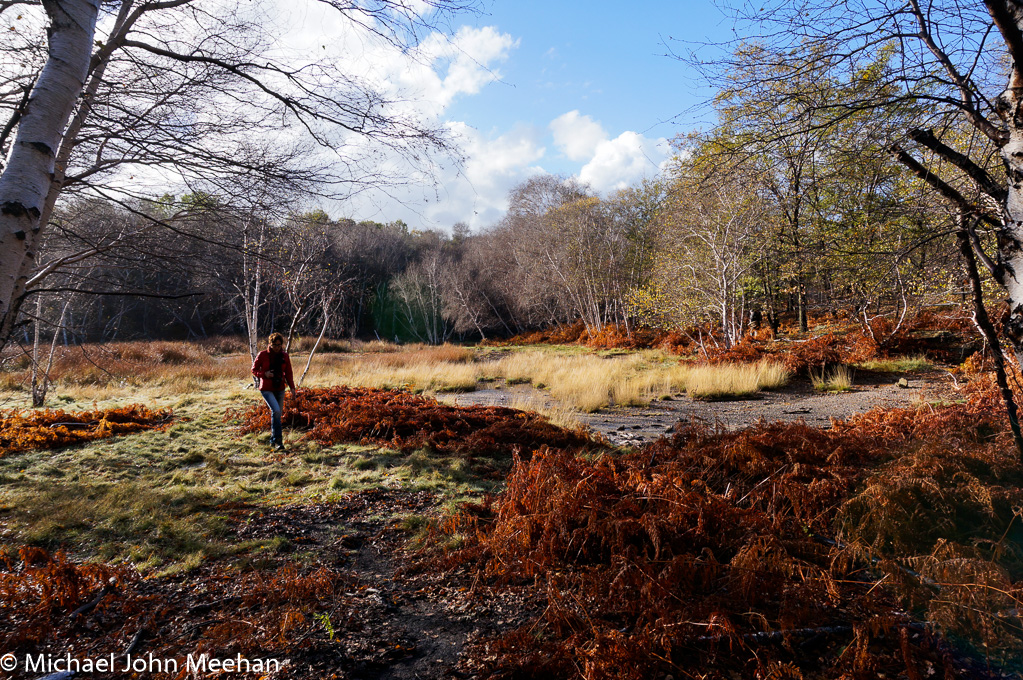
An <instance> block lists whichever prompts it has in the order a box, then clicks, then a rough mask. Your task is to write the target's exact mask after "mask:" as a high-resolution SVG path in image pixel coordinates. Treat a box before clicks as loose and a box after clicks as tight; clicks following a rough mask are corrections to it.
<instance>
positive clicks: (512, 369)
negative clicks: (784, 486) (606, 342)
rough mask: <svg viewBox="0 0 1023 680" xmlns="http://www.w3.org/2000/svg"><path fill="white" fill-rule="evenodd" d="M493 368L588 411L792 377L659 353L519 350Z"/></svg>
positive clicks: (769, 366) (771, 384)
mask: <svg viewBox="0 0 1023 680" xmlns="http://www.w3.org/2000/svg"><path fill="white" fill-rule="evenodd" d="M493 371H494V373H495V374H496V375H499V376H501V377H504V378H505V379H506V380H507V381H508V382H511V383H519V382H529V383H532V384H533V385H534V386H536V387H538V388H543V389H547V390H549V391H550V393H551V396H553V397H554V398H556V399H558V400H559V401H561V402H564V403H566V404H569V405H571V406H573V407H574V408H577V409H579V410H581V411H584V412H587V413H591V412H593V411H596V410H598V409H601V408H605V407H608V406H642V405H645V404H649V403H650V402H651V401H652V400H654V399H658V398H661V397H664V396H668V395H671V394H676V393H678V392H683V391H685V392H687V393H688V394H690V396H692V397H694V398H697V399H715V398H719V399H720V398H728V397H732V398H735V397H742V396H748V395H750V394H754V393H756V392H758V391H759V390H761V389H772V388H776V387H780V386H781V385H784V384H785V383H786V382H788V379H789V374H788V372H787V371H786V370H785V369H784V367H783V366H782V365H781V364H777V363H773V362H766V361H763V362H760V363H757V364H751V365H742V364H718V365H715V366H700V367H690V366H685V365H682V364H679V363H677V362H676V361H673V360H666V359H665V358H664V357H663V355H660V354H658V353H655V352H640V353H637V354H631V355H628V356H625V357H599V356H596V355H577V356H564V355H556V354H551V353H548V352H521V353H516V354H511V355H508V356H505V357H503V358H502V359H500V360H499V361H497V362H496V363H495V364H494V365H493Z"/></svg>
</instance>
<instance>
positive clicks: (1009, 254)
mask: <svg viewBox="0 0 1023 680" xmlns="http://www.w3.org/2000/svg"><path fill="white" fill-rule="evenodd" d="M1000 103H1002V104H1004V105H1007V108H1008V112H1009V115H1008V116H1007V118H1008V120H1009V121H1010V125H1009V126H1008V128H1009V142H1008V143H1007V144H1005V146H1003V147H1002V148H1001V154H1002V159H1003V160H1004V161H1005V170H1006V175H1007V178H1008V187H1007V188H1008V192H1007V193H1008V197H1007V199H1006V202H1005V215H1004V218H1003V219H1004V224H1005V227H1004V231H1003V233H1002V235H1001V236H1002V237H1001V238H999V239H998V240H999V245H998V251H999V252H998V255H999V260H1000V262H1001V264H1002V265H1003V266H1004V280H1003V285H1004V286H1005V291H1006V293H1008V302H1009V318H1008V320H1007V321H1006V324H1005V333H1006V335H1007V336H1008V337H1009V338H1010V339H1011V340H1012V344H1013V348H1014V349H1015V351H1016V356H1017V358H1019V357H1020V355H1021V353H1023V93H1021V92H1020V91H1019V90H1018V89H1016V88H1013V87H1010V88H1009V89H1007V90H1006V91H1005V92H1004V93H1003V94H1002V96H1001V101H1000Z"/></svg>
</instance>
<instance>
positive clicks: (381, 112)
mask: <svg viewBox="0 0 1023 680" xmlns="http://www.w3.org/2000/svg"><path fill="white" fill-rule="evenodd" d="M33 4H34V3H32V2H29V1H28V0H26V1H25V2H19V1H18V0H15V1H14V2H10V3H4V4H3V5H2V6H0V17H3V18H4V19H10V20H11V21H12V22H13V21H14V15H15V14H16V13H20V12H25V13H30V12H31V11H32V9H33ZM324 4H326V5H329V6H330V7H332V8H333V9H334V10H335V11H336V12H337V13H339V14H340V15H341V16H342V17H343V18H344V19H345V20H346V21H347V22H348V24H349V25H350V26H354V27H359V28H360V29H361V30H363V31H365V32H366V33H367V34H368V35H371V36H373V38H374V39H379V40H385V41H389V42H390V43H392V44H394V45H397V46H399V47H401V48H407V47H411V46H414V45H415V43H416V40H417V39H418V37H419V36H420V34H421V33H422V32H423V31H424V30H426V29H428V28H429V27H430V26H431V24H432V23H435V22H436V21H438V19H439V17H440V16H441V14H440V13H446V12H449V11H454V10H458V9H464V8H467V7H471V6H473V5H474V1H473V0H466V1H465V2H463V1H462V0H427V1H426V2H424V3H406V2H404V1H403V0H371V1H370V2H365V3H347V2H334V0H327V1H325V3H324ZM266 7H267V6H266V5H264V4H260V3H248V2H240V1H239V2H236V3H233V4H232V3H230V2H229V3H227V4H225V3H222V2H207V1H206V0H153V1H148V2H138V1H137V0H119V1H117V2H114V3H112V4H110V5H102V6H101V4H100V2H99V0H44V2H43V3H42V8H43V11H44V12H45V20H41V21H38V22H37V23H38V27H37V28H38V30H36V31H35V32H34V33H32V31H31V29H30V27H29V26H28V25H26V26H25V27H24V30H17V31H4V32H3V34H2V36H0V59H4V60H5V61H4V66H5V68H8V67H9V71H7V72H6V73H5V78H6V82H5V83H3V84H0V111H6V112H7V113H8V114H9V117H8V119H7V121H6V124H4V125H3V126H2V129H0V150H3V151H4V152H5V155H6V159H5V161H4V164H3V167H2V171H3V172H2V175H0V344H2V343H3V342H6V340H7V339H8V338H9V337H10V335H11V333H12V331H13V328H14V324H15V322H16V318H17V312H18V309H19V307H20V305H21V302H22V301H23V300H24V298H25V295H26V292H27V290H28V286H29V282H30V280H31V279H32V277H34V276H38V275H40V273H41V272H40V271H39V266H40V265H39V259H38V257H37V255H38V252H39V248H40V246H41V238H42V235H43V234H44V233H45V231H46V229H47V226H48V225H49V223H50V220H51V216H52V215H53V210H54V207H55V206H56V204H57V201H58V199H59V198H60V197H61V196H62V195H63V194H65V193H67V192H75V191H88V192H90V193H92V194H93V195H100V196H105V197H108V198H110V199H112V200H116V201H119V202H121V203H122V204H125V205H130V201H128V200H127V199H129V198H130V197H132V195H133V194H137V193H138V192H139V189H137V188H132V187H133V183H132V180H133V179H134V180H135V186H136V187H137V186H139V185H144V183H143V182H141V181H140V179H139V178H140V177H141V176H143V175H144V176H146V177H149V178H153V177H163V178H171V179H172V180H174V181H176V182H180V183H184V184H188V185H190V186H193V187H196V188H201V189H203V190H204V191H207V192H209V193H215V194H223V195H231V196H232V197H233V199H234V200H233V201H232V203H234V204H239V205H242V204H245V203H247V202H248V203H253V202H254V201H255V199H256V198H258V197H253V196H249V195H246V194H247V188H248V187H251V186H258V187H259V192H260V195H261V196H265V195H266V194H265V193H264V189H265V187H274V191H273V192H272V193H271V195H277V196H282V195H287V194H289V193H290V192H293V191H296V190H302V191H306V192H309V191H315V192H319V193H320V194H330V195H334V196H338V195H350V194H351V193H352V192H354V191H358V190H360V188H363V187H365V186H367V184H369V183H373V184H380V183H384V182H386V181H388V180H389V179H390V180H393V179H394V178H393V177H387V176H385V175H382V174H381V172H380V171H379V168H380V166H379V165H377V164H375V163H374V162H373V161H374V154H378V153H379V151H380V149H389V150H391V151H392V152H395V153H398V154H401V155H403V156H404V157H406V158H408V159H412V160H418V159H422V158H423V156H424V155H425V154H429V153H431V152H434V151H441V152H446V151H450V147H449V146H448V143H447V141H446V137H445V136H444V134H443V133H442V131H441V130H439V129H437V128H435V127H431V126H429V125H426V124H423V123H421V122H420V121H419V120H417V119H415V118H413V117H411V116H409V115H407V114H406V113H404V111H403V109H402V108H400V107H397V106H396V105H395V104H396V102H394V101H391V100H390V99H389V98H388V97H387V96H385V95H383V94H382V93H381V92H379V91H378V90H377V89H375V88H374V87H373V86H372V85H371V84H370V83H367V82H364V81H362V80H360V79H359V78H357V77H356V76H354V75H353V74H352V73H351V72H350V71H349V70H347V69H346V65H345V64H343V63H342V64H337V63H331V62H326V61H310V60H308V59H305V60H303V61H295V60H292V59H289V56H288V55H284V56H282V54H283V51H282V50H281V49H279V46H277V45H275V41H276V39H277V38H278V37H279V36H276V35H274V34H273V32H272V31H271V30H270V26H269V24H268V23H267V21H266V18H265V14H264V10H265V9H266ZM101 17H102V19H103V20H102V21H100V19H101ZM97 25H99V26H100V27H101V28H100V29H99V30H98V32H97ZM44 31H45V35H46V36H47V38H46V39H44V38H43V36H44ZM26 36H28V37H26ZM22 43H24V44H25V45H27V46H29V47H30V48H31V49H26V50H24V51H23V55H24V56H23V57H22V58H21V60H20V61H16V59H17V57H16V55H17V54H18V52H15V51H14V49H15V48H16V47H17V46H18V45H21V44H22ZM44 43H45V44H46V47H45V50H44V49H43V47H42V46H43V44H44ZM40 52H45V59H40V58H39V53H40ZM270 138H272V139H273V140H274V143H272V144H267V143H264V140H266V139H270ZM289 140H292V141H289ZM8 149H9V152H8V151H7V150H8ZM314 152H315V153H314ZM341 169H347V172H340V170H341ZM257 180H258V181H257ZM136 197H137V196H136Z"/></svg>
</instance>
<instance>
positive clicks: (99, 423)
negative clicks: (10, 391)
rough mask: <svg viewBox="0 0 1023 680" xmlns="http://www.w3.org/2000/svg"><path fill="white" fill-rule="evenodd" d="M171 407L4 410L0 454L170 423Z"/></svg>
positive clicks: (120, 433)
mask: <svg viewBox="0 0 1023 680" xmlns="http://www.w3.org/2000/svg"><path fill="white" fill-rule="evenodd" d="M171 418H172V414H171V412H170V411H169V410H153V409H150V408H147V407H145V406H142V405H140V404H132V405H130V406H123V407H121V408H115V409H105V410H97V411H76V412H67V411H61V410H53V409H46V410H41V411H18V410H15V411H0V456H5V455H8V454H10V453H13V452H15V451H26V450H29V449H55V448H59V447H62V446H69V445H71V444H79V443H81V442H86V441H92V440H94V439H104V438H106V437H114V436H117V435H123V434H132V433H134V432H142V431H143V430H158V429H162V428H164V427H166V426H167V425H168V424H170V420H171Z"/></svg>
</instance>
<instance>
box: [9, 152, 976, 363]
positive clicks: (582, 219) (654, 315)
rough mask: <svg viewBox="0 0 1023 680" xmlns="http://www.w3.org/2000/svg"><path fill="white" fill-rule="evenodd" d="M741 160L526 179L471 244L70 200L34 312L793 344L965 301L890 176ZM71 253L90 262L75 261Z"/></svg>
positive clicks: (172, 204)
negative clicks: (669, 333)
mask: <svg viewBox="0 0 1023 680" xmlns="http://www.w3.org/2000/svg"><path fill="white" fill-rule="evenodd" d="M734 144H736V140H735V139H734V138H722V137H721V136H720V135H715V136H695V135H694V136H690V137H687V138H685V139H682V140H679V142H678V153H677V155H676V157H675V160H674V162H673V166H672V167H671V168H670V169H669V170H668V171H667V172H666V173H664V175H663V176H662V177H660V178H658V179H657V180H651V181H648V182H645V183H643V184H642V185H640V186H636V187H632V188H629V189H625V190H621V191H618V192H616V193H613V194H611V195H609V196H599V195H596V194H594V193H593V192H592V191H590V190H589V189H588V188H587V187H586V186H583V185H580V184H579V183H577V182H576V181H574V180H572V179H566V178H563V177H556V176H551V175H540V176H535V177H532V178H530V179H528V180H527V181H525V182H523V183H522V184H520V185H519V186H518V187H516V188H515V189H514V190H513V191H512V192H511V194H510V196H509V210H508V213H507V216H506V217H505V218H504V219H503V220H501V221H500V222H499V223H498V224H496V225H493V226H492V227H490V228H488V229H483V230H481V231H479V232H476V233H472V232H470V230H469V229H468V227H467V226H466V225H465V224H456V225H454V227H453V229H452V230H451V232H450V233H445V232H438V231H421V230H416V229H412V228H409V227H408V225H406V224H404V223H402V222H394V223H389V224H383V223H378V222H372V221H362V222H356V221H354V220H331V219H330V217H329V216H328V215H327V214H326V213H324V212H322V211H313V212H305V213H300V214H294V215H290V216H284V217H276V218H275V217H273V216H270V215H268V214H266V213H260V212H258V211H252V210H249V211H243V210H239V209H237V208H233V207H232V206H231V205H230V204H228V203H227V202H225V201H223V200H222V199H220V198H219V197H216V196H212V195H186V196H184V197H178V198H175V197H172V196H169V195H168V196H165V197H163V198H162V199H160V200H154V201H139V202H138V203H136V204H135V205H133V206H130V209H128V208H125V207H123V206H118V205H114V204H111V203H109V202H104V201H100V200H80V201H75V202H72V203H70V204H69V205H67V206H64V207H62V208H61V209H60V210H59V211H58V212H57V213H56V217H55V221H54V222H55V226H56V227H57V228H56V229H54V230H53V231H51V232H50V234H49V235H48V237H47V241H46V244H45V249H44V252H45V253H46V258H47V259H46V260H45V261H44V262H43V266H44V267H45V266H46V264H47V263H48V262H54V263H56V262H60V261H61V260H62V259H66V260H67V261H66V262H65V263H64V265H63V266H62V267H61V269H60V273H59V274H54V275H53V276H51V277H49V278H48V283H47V286H46V288H45V289H43V290H39V291H38V292H37V293H36V298H35V300H36V303H35V304H34V305H31V306H29V307H27V308H26V310H27V313H26V317H27V318H33V317H38V318H39V319H42V320H44V321H45V324H46V326H47V327H53V326H55V325H57V326H60V328H61V330H60V334H61V337H62V339H63V340H66V341H68V342H80V341H105V340H116V339H128V338H140V337H141V338H202V337H209V336H213V335H222V334H244V335H248V336H249V337H250V338H252V341H253V343H255V342H256V340H255V339H256V337H257V336H264V335H265V334H266V333H268V332H269V331H270V330H278V331H281V332H284V333H289V332H294V333H297V334H301V335H311V336H314V337H316V336H318V335H320V333H321V332H322V333H323V334H324V335H326V336H328V337H355V336H358V337H373V336H376V337H380V338H383V339H388V340H395V339H397V340H399V341H419V342H428V343H439V342H444V341H448V340H453V339H481V338H493V337H507V336H511V335H514V334H518V333H522V332H525V331H529V330H533V329H538V328H545V327H550V326H552V325H558V324H568V323H573V322H576V321H580V320H581V321H582V322H583V323H584V324H585V326H586V328H587V330H589V331H590V332H594V333H595V332H599V331H600V330H601V329H602V328H603V327H604V326H605V325H608V324H613V325H616V326H618V327H621V328H623V329H624V330H626V331H628V330H629V329H631V328H633V327H635V326H636V325H639V324H645V325H656V326H659V327H662V328H668V329H681V330H685V331H687V332H691V333H703V334H707V333H708V332H709V333H710V334H711V335H712V336H713V337H709V336H708V338H707V339H708V341H710V342H721V343H725V344H731V343H734V342H736V341H737V340H738V339H739V338H740V337H741V335H742V334H743V333H745V332H746V331H747V330H749V328H750V326H751V325H753V326H756V327H761V326H764V327H766V326H771V327H774V328H775V329H777V327H778V324H779V322H780V320H781V319H782V318H787V319H789V320H790V321H791V322H792V323H794V324H798V325H800V326H802V327H803V328H804V329H805V327H806V323H807V318H808V316H810V315H821V314H830V315H833V316H838V317H843V318H847V319H849V320H853V319H855V320H858V321H860V322H861V323H864V324H869V323H870V322H872V321H873V319H874V318H876V317H878V316H882V315H883V316H886V317H888V318H890V319H892V320H893V321H894V322H895V323H898V321H899V320H900V319H901V318H903V317H904V316H905V315H906V313H907V312H909V311H911V310H912V308H914V307H920V306H921V305H925V304H928V305H933V304H941V303H950V302H957V301H959V300H960V299H961V298H960V295H961V293H962V291H963V280H962V275H961V273H960V264H959V262H958V261H957V258H956V257H954V256H953V255H950V253H954V252H955V251H954V243H953V236H952V235H951V233H950V231H949V225H950V221H949V220H950V213H949V211H948V209H947V208H946V207H945V206H944V205H943V204H942V203H941V202H940V201H936V200H935V199H934V196H933V194H932V193H931V192H929V191H928V189H927V188H926V187H925V186H924V185H923V184H922V183H921V182H919V181H917V180H916V179H915V178H914V177H912V175H910V174H909V173H908V172H906V171H905V170H903V169H902V168H901V167H900V166H899V165H898V163H896V162H895V160H894V159H892V158H889V157H885V156H883V155H878V156H876V157H873V158H871V157H864V156H863V155H856V156H851V155H850V154H848V153H838V152H835V153H828V152H827V150H815V151H814V152H806V153H803V152H802V151H800V153H802V156H801V157H798V156H797V157H793V156H792V155H790V154H789V153H787V150H786V149H775V148H771V149H766V150H765V151H764V152H761V153H757V154H755V155H749V154H747V155H745V156H743V157H739V156H738V155H736V153H735V152H734V149H732V148H731V146H732V145H734ZM154 220H155V221H157V222H160V223H162V224H163V225H164V227H165V228H161V229H154V228H152V227H151V225H152V223H153V221H154ZM950 243H953V245H951V246H950ZM85 248H88V249H92V250H94V251H95V253H94V254H93V256H92V257H89V258H88V259H84V260H81V261H74V260H75V254H76V253H79V252H81V251H82V250H83V249H85ZM97 292H100V293H103V294H99V295H97V294H95V293H97ZM47 335H48V333H47ZM22 339H23V340H25V341H30V339H31V324H29V325H26V326H24V329H23V332H22Z"/></svg>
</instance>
